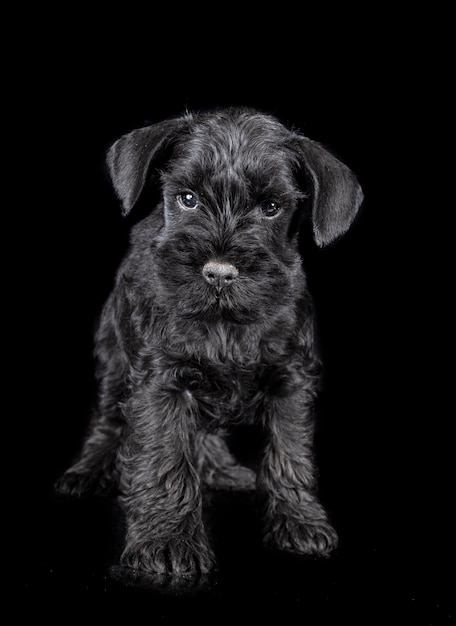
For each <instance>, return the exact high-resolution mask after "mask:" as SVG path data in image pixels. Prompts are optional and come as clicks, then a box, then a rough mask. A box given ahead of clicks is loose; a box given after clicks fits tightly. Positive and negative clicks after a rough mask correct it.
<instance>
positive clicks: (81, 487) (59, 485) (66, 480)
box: [54, 469, 94, 496]
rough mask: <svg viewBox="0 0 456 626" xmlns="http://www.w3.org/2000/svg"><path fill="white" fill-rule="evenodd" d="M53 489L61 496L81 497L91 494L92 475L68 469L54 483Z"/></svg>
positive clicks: (92, 487)
mask: <svg viewBox="0 0 456 626" xmlns="http://www.w3.org/2000/svg"><path fill="white" fill-rule="evenodd" d="M54 489H55V491H56V492H57V493H58V494H59V495H61V496H83V495H87V494H90V493H93V491H94V480H93V475H92V474H90V473H89V472H78V471H75V470H72V469H69V470H68V471H66V472H65V474H63V476H61V477H60V478H59V479H58V480H57V481H56V482H55V483H54Z"/></svg>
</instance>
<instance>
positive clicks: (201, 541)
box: [121, 384, 214, 574]
mask: <svg viewBox="0 0 456 626" xmlns="http://www.w3.org/2000/svg"><path fill="white" fill-rule="evenodd" d="M195 410H196V409H195V406H194V403H193V400H192V397H191V394H190V393H189V392H186V391H179V390H177V389H171V390H167V389H166V387H165V386H163V385H159V384H154V385H153V386H150V387H148V388H146V389H144V390H141V392H137V393H136V394H135V395H134V396H133V397H132V399H131V401H130V403H129V405H128V407H127V419H128V423H129V426H130V428H129V433H128V435H127V438H126V441H125V446H124V448H123V450H122V453H121V490H122V496H121V504H122V506H123V509H124V513H125V518H126V525H127V532H126V542H125V549H124V552H123V554H122V557H121V564H122V565H124V566H127V567H131V568H134V569H139V570H144V571H146V572H150V573H159V574H197V573H206V572H208V571H209V570H210V569H211V567H212V564H213V560H214V559H213V554H212V551H211V549H210V547H209V544H208V540H207V537H206V533H205V530H204V526H203V521H202V496H201V490H200V478H199V475H198V472H197V470H196V469H195V466H194V462H193V455H194V450H193V446H194V439H195V435H196V426H195V422H196V414H195Z"/></svg>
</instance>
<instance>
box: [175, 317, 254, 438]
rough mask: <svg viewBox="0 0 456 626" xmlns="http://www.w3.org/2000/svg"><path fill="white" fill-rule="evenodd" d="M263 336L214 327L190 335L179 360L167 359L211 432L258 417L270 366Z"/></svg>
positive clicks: (250, 332)
mask: <svg viewBox="0 0 456 626" xmlns="http://www.w3.org/2000/svg"><path fill="white" fill-rule="evenodd" d="M261 343H262V342H261V338H260V337H259V336H258V334H256V333H255V332H253V331H251V330H249V331H246V329H242V328H236V327H234V328H226V327H223V326H222V325H214V326H211V327H210V328H205V329H204V331H201V332H199V333H192V332H189V333H188V335H187V337H186V341H185V346H182V351H181V352H180V355H179V358H178V359H177V360H176V358H171V359H170V360H166V362H165V364H164V365H165V367H168V373H167V374H166V372H163V373H164V374H165V376H166V375H168V376H169V375H170V373H171V372H172V376H173V379H174V382H175V383H177V384H178V386H179V388H180V389H181V390H182V392H183V394H184V395H185V397H187V398H191V399H192V402H193V403H194V404H195V406H196V407H197V409H198V414H199V416H200V417H201V419H202V420H203V422H204V425H205V426H206V427H207V428H219V427H224V426H226V425H229V424H231V423H233V422H249V421H251V420H253V419H254V417H255V411H256V407H257V405H258V400H259V397H260V396H261V387H262V384H261V379H262V372H263V370H264V365H263V363H262V353H261Z"/></svg>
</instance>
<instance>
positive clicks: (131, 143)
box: [106, 118, 183, 215]
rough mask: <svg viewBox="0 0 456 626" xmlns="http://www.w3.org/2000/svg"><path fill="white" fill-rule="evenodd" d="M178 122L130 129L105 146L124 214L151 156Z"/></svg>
mask: <svg viewBox="0 0 456 626" xmlns="http://www.w3.org/2000/svg"><path fill="white" fill-rule="evenodd" d="M182 123H183V119H182V118H176V119H174V120H167V121H165V122H159V123H158V124H153V125H151V126H146V127H144V128H139V129H137V130H133V131H132V132H130V133H128V134H126V135H123V136H122V137H120V139H118V140H117V141H116V142H115V143H114V144H113V145H112V146H111V147H110V148H109V150H108V152H107V155H106V161H107V164H108V167H109V173H110V175H111V179H112V182H113V185H114V189H115V191H116V194H117V196H118V198H119V199H120V201H121V203H122V213H123V214H124V215H127V214H128V213H129V212H130V211H131V209H132V208H133V206H134V205H135V203H136V201H137V200H138V198H139V195H140V193H141V191H142V189H143V187H144V183H145V182H146V178H147V172H148V170H149V167H150V165H151V163H152V161H153V160H154V157H157V156H158V153H159V151H160V148H161V147H162V146H163V145H164V144H165V143H166V141H167V139H169V138H170V137H171V135H172V134H173V133H174V131H175V130H177V129H178V128H179V127H180V126H181V125H182Z"/></svg>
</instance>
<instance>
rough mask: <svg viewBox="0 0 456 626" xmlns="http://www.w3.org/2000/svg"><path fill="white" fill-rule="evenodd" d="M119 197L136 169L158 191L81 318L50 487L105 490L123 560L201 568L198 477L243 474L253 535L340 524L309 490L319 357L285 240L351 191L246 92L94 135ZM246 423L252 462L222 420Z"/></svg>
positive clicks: (298, 547) (293, 546)
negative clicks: (66, 422)
mask: <svg viewBox="0 0 456 626" xmlns="http://www.w3.org/2000/svg"><path fill="white" fill-rule="evenodd" d="M108 165H109V170H110V173H111V176H112V181H113V184H114V188H115V190H116V193H117V195H118V197H119V199H120V201H121V203H122V206H123V211H124V213H125V214H127V213H129V211H130V210H131V209H132V208H133V206H134V205H135V204H136V203H137V202H138V200H139V197H140V195H142V192H143V191H144V189H145V187H147V186H148V185H154V184H155V185H156V186H157V185H159V186H160V188H161V196H162V197H161V200H160V202H159V203H158V205H157V206H155V207H152V206H151V207H150V214H149V215H148V216H147V217H145V218H144V219H141V221H139V222H138V223H137V224H136V225H135V226H134V227H133V229H132V233H131V245H130V250H129V253H128V254H127V255H126V258H125V259H124V261H123V263H122V265H121V266H120V269H119V271H118V274H117V279H116V283H115V287H114V289H113V291H112V293H111V295H110V297H109V299H108V301H107V303H106V305H105V307H104V310H103V313H102V317H101V322H100V326H99V329H98V332H97V335H96V357H97V363H98V367H97V377H98V381H99V401H98V406H97V409H96V411H95V412H94V415H93V420H92V423H91V428H90V432H89V434H88V437H87V439H86V441H85V444H84V447H83V450H82V453H81V456H80V459H79V460H78V461H77V462H76V464H75V465H73V466H72V467H71V468H70V469H69V470H67V472H66V473H65V474H64V476H63V477H62V478H61V479H60V481H59V483H58V489H59V491H60V492H61V493H64V494H76V495H81V494H83V493H87V492H101V491H107V490H110V489H112V487H113V485H115V486H116V488H117V489H118V491H119V494H120V495H119V498H120V502H121V504H122V507H123V510H124V513H125V519H126V525H127V529H126V538H125V548H124V551H123V554H122V557H121V563H122V564H123V565H125V566H128V567H131V568H135V569H138V570H143V571H146V572H152V573H178V574H179V573H195V572H203V573H204V572H208V571H209V570H210V569H211V568H212V567H213V565H214V555H213V551H212V550H211V547H210V545H209V542H208V538H207V535H206V531H205V528H204V524H203V519H202V486H203V484H206V485H209V486H211V487H218V488H241V489H242V488H243V489H252V488H254V487H256V489H257V491H258V493H259V495H260V496H261V500H262V502H263V503H264V540H265V542H266V543H267V544H269V545H271V546H273V547H276V548H279V549H281V550H288V551H292V552H296V553H317V554H322V555H326V554H328V553H329V552H330V551H331V550H332V549H333V548H334V547H335V546H336V543H337V535H336V532H335V531H334V529H333V528H332V526H331V525H330V523H329V522H328V519H327V515H326V513H325V510H324V509H323V507H322V505H321V504H320V502H319V501H318V499H317V496H316V493H315V492H316V480H315V471H314V464H313V460H312V439H313V425H312V423H313V422H312V404H313V400H314V398H315V394H316V389H317V379H318V372H319V361H318V359H317V357H316V356H315V353H314V349H313V321H312V306H311V298H310V295H309V292H308V290H307V287H306V279H305V275H304V273H303V270H302V267H301V266H302V261H301V258H300V255H299V253H298V247H297V238H298V227H299V223H300V221H301V217H302V213H303V211H305V210H306V207H308V210H309V212H310V213H311V220H312V225H313V233H314V237H315V240H316V242H317V243H318V244H319V245H320V246H323V245H325V244H328V243H330V242H332V241H333V240H335V239H336V238H337V237H339V236H340V235H342V234H343V233H344V232H345V231H346V230H347V228H348V227H349V225H350V224H351V222H352V220H353V218H354V217H355V215H356V213H357V210H358V207H359V205H360V203H361V200H362V192H361V189H360V187H359V185H358V183H357V181H356V179H355V177H354V176H353V174H352V173H351V172H350V170H349V169H348V168H347V167H346V166H345V165H343V164H342V163H340V162H339V161H338V160H337V159H336V158H334V157H333V156H332V155H330V154H329V153H328V152H327V151H326V150H325V149H324V148H323V147H322V146H321V145H319V144H318V143H315V142H314V141H311V140H310V139H308V138H306V137H304V136H303V135H302V134H300V133H298V132H294V131H292V130H288V129H287V128H285V127H284V126H283V125H282V124H281V123H279V121H278V120H276V119H275V118H273V117H271V116H268V115H265V114H262V113H258V112H256V111H252V110H249V109H243V108H240V109H227V110H219V111H212V112H209V113H202V114H186V115H184V116H182V117H179V118H177V119H171V120H168V121H164V122H162V123H159V124H154V125H152V126H148V127H145V128H141V129H138V130H134V131H133V132H131V133H129V134H127V135H125V136H123V137H121V138H120V139H119V140H118V141H117V142H116V143H114V145H113V146H112V147H111V149H110V150H109V152H108ZM239 423H246V424H259V425H261V426H262V428H263V429H264V433H265V434H266V436H267V444H266V446H265V449H264V453H263V456H262V461H261V463H260V465H259V469H258V472H257V475H255V474H254V472H253V471H252V470H250V469H247V468H246V467H243V466H241V465H239V464H238V463H237V462H236V460H235V458H234V456H233V454H232V452H230V451H229V449H228V446H227V444H226V442H225V441H224V439H223V434H224V432H226V431H227V430H228V429H229V428H230V426H233V425H236V424H239Z"/></svg>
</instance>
